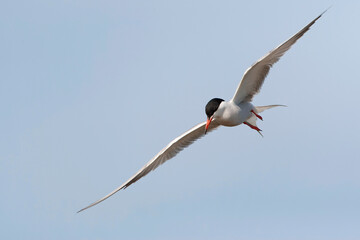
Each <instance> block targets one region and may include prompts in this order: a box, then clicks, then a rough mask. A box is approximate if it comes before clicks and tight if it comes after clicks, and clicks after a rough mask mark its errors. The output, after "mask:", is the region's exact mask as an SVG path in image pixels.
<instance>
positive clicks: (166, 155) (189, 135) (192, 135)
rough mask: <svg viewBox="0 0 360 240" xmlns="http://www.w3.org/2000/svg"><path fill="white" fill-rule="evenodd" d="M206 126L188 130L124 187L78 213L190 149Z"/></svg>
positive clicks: (202, 124) (212, 124) (121, 187)
mask: <svg viewBox="0 0 360 240" xmlns="http://www.w3.org/2000/svg"><path fill="white" fill-rule="evenodd" d="M205 125H206V122H203V123H200V124H198V125H196V126H195V127H193V128H191V129H190V130H188V131H187V132H185V133H183V134H182V135H180V136H179V137H177V138H175V139H174V140H173V141H171V142H170V143H169V144H168V145H167V146H166V147H165V148H163V149H162V150H161V151H160V152H159V153H158V154H157V155H156V156H155V157H154V158H153V159H151V160H150V161H149V162H148V163H147V164H146V165H145V166H144V167H143V168H141V169H140V170H139V171H138V172H137V173H136V174H135V175H134V176H132V177H131V178H129V180H127V181H126V182H125V183H124V184H123V185H121V186H120V187H118V188H117V189H115V190H114V191H112V192H111V193H109V194H108V195H106V196H105V197H103V198H101V199H100V200H98V201H96V202H94V203H92V204H90V205H89V206H87V207H85V208H83V209H81V210H79V211H78V213H79V212H81V211H84V210H86V209H88V208H90V207H92V206H94V205H96V204H98V203H100V202H102V201H104V200H105V199H107V198H109V197H111V196H112V195H114V194H115V193H116V192H118V191H120V190H121V189H125V188H127V187H129V186H130V185H131V184H133V183H135V182H136V181H138V180H139V179H140V178H142V177H144V176H145V175H147V174H148V173H149V172H151V171H153V170H155V169H156V168H157V167H159V166H160V165H161V164H163V163H164V162H166V161H167V160H169V159H171V158H173V157H175V155H176V154H178V153H179V152H180V151H182V150H183V149H184V148H186V147H188V146H189V145H191V144H192V143H193V142H195V141H196V140H198V139H199V138H201V137H203V136H204V135H205ZM218 126H219V124H218V123H217V122H216V121H215V120H214V121H212V122H211V124H210V126H209V128H208V132H209V131H212V130H214V129H216V128H217V127H218Z"/></svg>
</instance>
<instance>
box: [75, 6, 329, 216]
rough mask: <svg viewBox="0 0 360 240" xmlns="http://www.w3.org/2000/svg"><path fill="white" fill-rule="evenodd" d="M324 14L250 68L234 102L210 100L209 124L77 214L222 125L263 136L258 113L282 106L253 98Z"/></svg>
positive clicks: (178, 140)
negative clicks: (246, 128) (257, 103)
mask: <svg viewBox="0 0 360 240" xmlns="http://www.w3.org/2000/svg"><path fill="white" fill-rule="evenodd" d="M325 12H326V11H324V12H323V13H322V14H320V15H319V16H318V17H317V18H315V19H314V20H312V21H311V22H310V23H309V24H308V25H306V26H305V27H304V28H303V29H301V30H300V31H299V32H298V33H296V34H295V35H294V36H292V37H291V38H290V39H288V40H287V41H285V42H284V43H282V44H281V45H280V46H278V47H276V48H275V49H273V50H272V51H270V52H269V53H268V54H266V55H265V56H263V57H262V58H260V59H259V60H258V61H257V62H255V63H254V64H253V65H252V66H251V67H249V68H248V69H247V70H246V71H245V73H244V75H243V77H242V80H241V81H240V83H239V86H238V88H237V89H236V92H235V94H234V96H233V98H232V99H231V100H229V101H224V100H223V99H221V98H213V99H211V100H210V101H209V102H208V103H207V104H206V107H205V113H206V115H207V121H206V122H203V123H200V124H198V125H196V126H195V127H193V128H191V129H190V130H188V131H186V132H185V133H183V134H182V135H180V136H179V137H177V138H175V139H174V140H173V141H171V142H170V143H169V144H168V145H167V146H166V147H165V148H163V149H162V150H161V151H160V152H159V153H158V154H156V155H155V157H153V158H152V159H151V160H150V161H149V162H148V163H147V164H146V165H145V166H144V167H143V168H141V169H140V170H139V171H138V172H137V173H136V174H135V175H134V176H132V177H131V178H130V179H129V180H127V181H126V182H125V183H124V184H122V185H121V186H120V187H118V188H117V189H115V190H114V191H112V192H111V193H109V194H108V195H106V196H105V197H103V198H101V199H100V200H98V201H96V202H94V203H92V204H90V205H89V206H87V207H85V208H83V209H81V210H79V211H78V212H81V211H84V210H85V209H88V208H90V207H92V206H94V205H96V204H98V203H100V202H102V201H104V200H105V199H107V198H109V197H110V196H112V195H114V194H115V193H116V192H118V191H119V190H121V189H125V188H127V187H129V186H130V185H131V184H133V183H135V182H136V181H138V180H139V179H140V178H142V177H144V176H145V175H147V174H148V173H149V172H151V171H152V170H154V169H156V168H157V167H158V166H160V165H161V164H163V163H164V162H166V161H167V160H169V159H171V158H173V157H174V156H175V155H176V154H178V153H179V152H180V151H182V150H183V149H184V148H186V147H188V146H189V145H190V144H192V143H193V142H195V141H196V140H197V139H199V138H201V137H202V136H204V135H205V134H206V132H209V131H212V130H214V129H216V128H218V127H219V126H221V125H222V126H228V127H233V126H237V125H240V124H242V123H243V124H245V125H247V126H249V127H251V128H252V129H254V130H256V131H258V132H259V133H260V131H261V130H260V129H259V128H258V127H257V125H256V120H257V118H259V119H261V120H262V117H261V116H260V115H259V113H261V112H262V111H264V110H266V109H269V108H273V107H277V106H283V105H269V106H261V107H259V106H254V105H253V104H252V103H251V101H252V99H253V97H254V95H255V94H257V93H258V92H259V91H260V88H261V86H262V84H263V82H264V80H265V78H266V76H267V74H268V73H269V70H270V68H271V67H272V66H273V65H274V63H276V62H277V61H278V60H279V59H280V57H281V56H282V55H284V53H285V52H286V51H287V50H289V49H290V47H291V46H292V45H293V44H294V43H295V42H296V41H297V40H298V39H299V38H301V37H302V36H303V35H304V33H306V32H307V31H308V30H309V29H310V27H311V26H312V25H313V24H314V23H315V22H316V20H318V19H319V18H320V17H321V16H322V15H323V14H324V13H325ZM260 134H261V133H260Z"/></svg>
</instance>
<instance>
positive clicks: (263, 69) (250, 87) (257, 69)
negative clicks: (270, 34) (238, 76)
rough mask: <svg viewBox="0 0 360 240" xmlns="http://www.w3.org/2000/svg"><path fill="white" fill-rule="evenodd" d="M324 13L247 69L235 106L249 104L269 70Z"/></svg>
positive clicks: (237, 92) (234, 99) (235, 96)
mask: <svg viewBox="0 0 360 240" xmlns="http://www.w3.org/2000/svg"><path fill="white" fill-rule="evenodd" d="M325 12H326V11H324V12H323V13H322V14H320V15H319V16H318V17H317V18H315V19H314V20H312V21H311V22H310V23H309V24H308V25H306V26H305V27H304V28H303V29H301V30H300V31H299V32H298V33H296V34H295V35H294V36H292V37H291V38H290V39H289V40H287V41H286V42H284V43H283V44H281V45H280V46H278V47H277V48H275V49H273V50H272V51H270V52H269V53H268V54H266V55H265V56H263V57H262V58H261V59H260V60H258V61H257V62H256V63H254V64H253V65H252V66H251V67H249V68H248V69H247V70H246V71H245V73H244V76H243V78H242V80H241V82H240V84H239V86H238V88H237V90H236V92H235V95H234V97H233V99H232V100H233V101H234V102H235V103H237V104H239V103H241V102H243V101H246V102H250V101H251V100H252V98H253V96H254V95H255V94H257V93H258V92H259V91H260V88H261V86H262V84H263V83H264V80H265V78H266V76H267V75H268V73H269V71H270V68H271V67H272V66H273V65H274V64H275V63H276V62H277V61H279V59H280V58H281V57H282V56H283V55H284V54H285V52H286V51H287V50H289V49H290V47H291V46H292V45H293V44H294V43H295V42H296V41H297V40H298V39H299V38H301V37H302V36H303V35H304V33H306V32H307V31H308V30H309V29H310V27H311V26H312V25H313V24H314V23H315V22H316V20H318V19H319V18H320V17H321V16H322V15H323V14H324V13H325Z"/></svg>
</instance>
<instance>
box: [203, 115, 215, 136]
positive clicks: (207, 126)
mask: <svg viewBox="0 0 360 240" xmlns="http://www.w3.org/2000/svg"><path fill="white" fill-rule="evenodd" d="M212 119H213V117H211V118H208V120H207V121H206V126H205V134H206V132H207V130H208V128H209V125H210V123H211V120H212Z"/></svg>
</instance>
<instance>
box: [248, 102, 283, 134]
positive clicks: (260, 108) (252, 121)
mask: <svg viewBox="0 0 360 240" xmlns="http://www.w3.org/2000/svg"><path fill="white" fill-rule="evenodd" d="M273 107H287V106H286V105H268V106H258V107H255V112H256V113H261V112H263V111H265V110H267V109H270V108H273ZM257 119H258V118H257V117H256V116H255V114H251V116H250V118H248V119H247V120H246V121H247V122H248V123H250V124H251V125H253V126H255V127H257V125H256V120H257ZM260 135H261V136H262V134H261V133H260Z"/></svg>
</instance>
